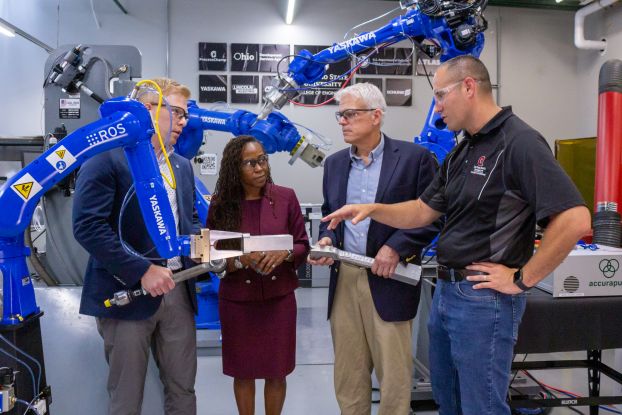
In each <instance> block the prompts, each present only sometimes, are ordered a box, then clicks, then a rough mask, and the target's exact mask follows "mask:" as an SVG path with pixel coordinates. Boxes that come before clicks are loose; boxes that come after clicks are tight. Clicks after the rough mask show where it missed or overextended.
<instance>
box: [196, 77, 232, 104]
mask: <svg viewBox="0 0 622 415" xmlns="http://www.w3.org/2000/svg"><path fill="white" fill-rule="evenodd" d="M227 78H228V76H227V75H199V102H227Z"/></svg>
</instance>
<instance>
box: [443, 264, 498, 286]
mask: <svg viewBox="0 0 622 415" xmlns="http://www.w3.org/2000/svg"><path fill="white" fill-rule="evenodd" d="M469 275H488V273H486V272H483V271H473V270H472V269H466V268H448V267H446V266H444V265H439V266H438V267H437V268H436V277H437V278H439V279H441V280H443V281H449V282H459V281H462V280H465V279H466V277H468V276H469Z"/></svg>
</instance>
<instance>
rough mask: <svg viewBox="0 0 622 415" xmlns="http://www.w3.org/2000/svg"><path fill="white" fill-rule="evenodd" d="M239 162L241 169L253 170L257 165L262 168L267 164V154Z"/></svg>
mask: <svg viewBox="0 0 622 415" xmlns="http://www.w3.org/2000/svg"><path fill="white" fill-rule="evenodd" d="M240 164H241V165H242V168H243V169H249V170H254V169H255V167H257V165H259V167H261V168H262V169H263V168H265V167H266V166H267V165H268V155H267V154H263V155H261V156H259V157H257V158H256V159H248V160H242V163H240Z"/></svg>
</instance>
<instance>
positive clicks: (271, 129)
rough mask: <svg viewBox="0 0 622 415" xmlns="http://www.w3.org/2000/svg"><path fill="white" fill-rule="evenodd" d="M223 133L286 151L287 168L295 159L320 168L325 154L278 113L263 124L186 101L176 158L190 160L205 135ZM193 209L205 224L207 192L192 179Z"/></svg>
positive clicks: (250, 115) (246, 114)
mask: <svg viewBox="0 0 622 415" xmlns="http://www.w3.org/2000/svg"><path fill="white" fill-rule="evenodd" d="M210 130H213V131H223V132H228V133H231V134H233V135H236V136H237V135H242V134H244V135H252V136H253V137H255V138H257V139H258V140H259V141H260V142H261V143H262V144H263V146H264V149H265V150H266V152H267V153H268V154H272V153H276V152H283V151H287V152H288V153H289V154H290V155H291V156H292V157H291V159H290V160H289V164H293V163H294V161H296V160H297V159H298V158H300V159H302V160H304V161H305V162H306V163H307V164H308V165H310V166H311V167H317V166H320V165H321V164H322V162H323V161H324V158H325V157H326V156H325V154H324V153H323V152H322V151H320V150H319V149H318V148H317V147H316V146H315V145H313V144H311V143H310V141H309V140H308V139H307V138H305V137H304V136H301V135H300V133H299V132H298V129H297V128H296V127H295V126H294V125H293V124H292V123H291V122H290V121H289V120H288V119H287V117H285V116H284V115H283V114H281V113H279V112H273V113H271V114H269V115H268V116H267V118H266V119H264V120H259V119H258V117H257V115H256V114H254V113H252V112H249V111H244V110H237V111H235V112H233V113H228V112H220V111H211V110H206V109H203V108H199V106H198V105H197V104H196V102H195V101H192V100H190V101H188V123H187V124H186V126H185V127H184V129H183V131H182V133H181V136H180V137H179V140H177V144H175V152H177V154H180V155H182V156H183V157H186V158H187V159H192V158H193V157H195V156H196V155H197V153H198V151H199V148H200V147H201V145H202V143H203V132H204V131H210ZM195 194H196V208H197V211H198V213H199V220H200V221H201V223H206V221H207V213H208V210H209V201H210V196H209V194H210V193H209V191H208V190H207V188H206V187H205V185H204V184H203V183H202V182H201V180H199V179H198V178H195Z"/></svg>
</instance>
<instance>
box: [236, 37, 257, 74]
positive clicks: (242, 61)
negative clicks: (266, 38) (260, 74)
mask: <svg viewBox="0 0 622 415" xmlns="http://www.w3.org/2000/svg"><path fill="white" fill-rule="evenodd" d="M258 68H259V45H258V44H255V43H232V44H231V70H232V71H234V72H257V69H258Z"/></svg>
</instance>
